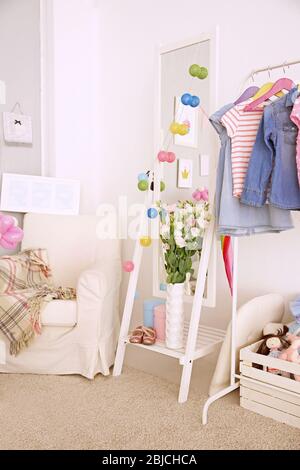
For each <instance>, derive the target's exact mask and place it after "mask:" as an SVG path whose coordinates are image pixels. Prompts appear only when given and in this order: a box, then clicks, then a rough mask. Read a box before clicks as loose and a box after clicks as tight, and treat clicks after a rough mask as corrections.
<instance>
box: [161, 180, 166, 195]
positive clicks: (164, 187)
mask: <svg viewBox="0 0 300 470" xmlns="http://www.w3.org/2000/svg"><path fill="white" fill-rule="evenodd" d="M165 189H166V185H165V183H164V182H163V181H161V182H160V192H161V193H162V192H163V191H164V190H165Z"/></svg>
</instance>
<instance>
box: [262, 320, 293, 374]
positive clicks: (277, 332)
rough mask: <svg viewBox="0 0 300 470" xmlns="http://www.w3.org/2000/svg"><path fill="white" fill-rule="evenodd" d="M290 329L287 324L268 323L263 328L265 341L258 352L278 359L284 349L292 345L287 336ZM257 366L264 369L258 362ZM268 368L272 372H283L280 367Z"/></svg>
mask: <svg viewBox="0 0 300 470" xmlns="http://www.w3.org/2000/svg"><path fill="white" fill-rule="evenodd" d="M288 331H289V329H288V327H287V326H286V325H283V324H281V323H268V324H267V325H266V326H265V328H264V329H263V342H262V343H261V344H260V346H259V348H258V350H257V353H258V354H263V355H264V356H271V357H274V358H277V359H278V358H279V357H280V354H281V352H282V350H283V349H285V348H288V347H289V346H290V343H289V342H288V340H287V338H286V334H287V332H288ZM255 367H256V368H257V369H262V366H261V365H259V364H256V365H255ZM267 370H268V372H271V373H272V374H281V371H280V370H278V369H273V368H271V367H268V369H267Z"/></svg>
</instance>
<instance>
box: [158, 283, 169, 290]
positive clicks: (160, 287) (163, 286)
mask: <svg viewBox="0 0 300 470" xmlns="http://www.w3.org/2000/svg"><path fill="white" fill-rule="evenodd" d="M159 290H160V291H166V290H167V284H163V283H161V284H160V286H159Z"/></svg>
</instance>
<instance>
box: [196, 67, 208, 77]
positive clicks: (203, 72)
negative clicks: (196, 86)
mask: <svg viewBox="0 0 300 470" xmlns="http://www.w3.org/2000/svg"><path fill="white" fill-rule="evenodd" d="M199 69H200V70H199V71H198V75H197V77H198V78H200V79H201V80H204V78H206V77H207V75H208V70H207V68H206V67H199Z"/></svg>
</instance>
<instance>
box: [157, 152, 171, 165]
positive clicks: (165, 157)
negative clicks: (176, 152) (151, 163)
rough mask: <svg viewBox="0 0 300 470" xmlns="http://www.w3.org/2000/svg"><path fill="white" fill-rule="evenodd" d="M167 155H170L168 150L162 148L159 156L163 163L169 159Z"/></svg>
mask: <svg viewBox="0 0 300 470" xmlns="http://www.w3.org/2000/svg"><path fill="white" fill-rule="evenodd" d="M167 155H168V152H165V151H164V150H161V151H160V152H158V154H157V158H158V160H159V161H160V162H161V163H163V162H166V161H167Z"/></svg>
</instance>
